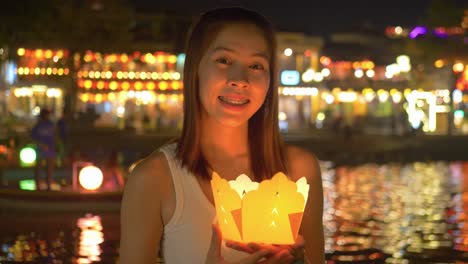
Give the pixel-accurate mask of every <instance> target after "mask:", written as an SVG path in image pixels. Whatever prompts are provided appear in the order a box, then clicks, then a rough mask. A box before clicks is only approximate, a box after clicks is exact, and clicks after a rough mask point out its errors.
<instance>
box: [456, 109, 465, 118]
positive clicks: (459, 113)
mask: <svg viewBox="0 0 468 264" xmlns="http://www.w3.org/2000/svg"><path fill="white" fill-rule="evenodd" d="M453 115H454V116H455V118H459V119H462V118H464V117H465V111H463V110H460V109H459V110H456V111H455V112H454V113H453Z"/></svg>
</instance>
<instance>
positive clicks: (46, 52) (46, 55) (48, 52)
mask: <svg viewBox="0 0 468 264" xmlns="http://www.w3.org/2000/svg"><path fill="white" fill-rule="evenodd" d="M44 56H45V57H46V58H47V59H50V58H52V51H51V50H50V49H48V50H46V51H45V53H44Z"/></svg>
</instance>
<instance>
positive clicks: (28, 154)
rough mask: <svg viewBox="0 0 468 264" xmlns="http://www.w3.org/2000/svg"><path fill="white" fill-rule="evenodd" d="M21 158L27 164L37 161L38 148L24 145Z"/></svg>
mask: <svg viewBox="0 0 468 264" xmlns="http://www.w3.org/2000/svg"><path fill="white" fill-rule="evenodd" d="M20 160H21V162H22V163H24V164H26V165H31V164H33V163H34V162H35V161H36V150H34V149H33V148H32V147H24V148H23V149H21V151H20Z"/></svg>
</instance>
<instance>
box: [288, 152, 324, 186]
mask: <svg viewBox="0 0 468 264" xmlns="http://www.w3.org/2000/svg"><path fill="white" fill-rule="evenodd" d="M286 159H287V163H288V171H289V176H290V177H291V178H292V179H293V180H298V179H299V178H301V177H306V178H307V179H308V180H309V179H310V180H317V178H318V179H320V177H321V175H320V164H319V160H318V158H317V157H316V155H315V154H314V153H313V152H311V151H310V150H308V149H305V148H303V147H300V146H297V145H286Z"/></svg>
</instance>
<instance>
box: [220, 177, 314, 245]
mask: <svg viewBox="0 0 468 264" xmlns="http://www.w3.org/2000/svg"><path fill="white" fill-rule="evenodd" d="M211 188H212V191H213V196H214V201H215V207H216V215H217V218H218V223H219V224H220V228H221V232H222V233H223V237H225V238H226V239H231V240H235V241H242V242H246V243H248V242H256V243H268V244H294V241H295V239H296V237H297V234H298V231H299V227H300V225H301V221H302V215H303V212H304V208H305V203H306V201H307V196H308V191H309V185H308V184H307V181H306V179H305V177H302V178H301V179H299V180H298V181H297V182H294V181H291V180H289V179H288V177H287V176H286V175H284V174H283V173H281V172H280V173H277V174H275V175H274V176H273V177H272V178H271V179H269V180H264V181H262V182H260V183H257V182H252V181H251V180H250V178H249V177H248V176H246V175H244V174H243V175H240V176H239V177H237V179H236V180H235V181H229V182H228V181H227V180H225V179H223V178H221V177H220V176H219V175H218V174H217V173H216V172H214V173H213V177H212V180H211Z"/></svg>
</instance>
